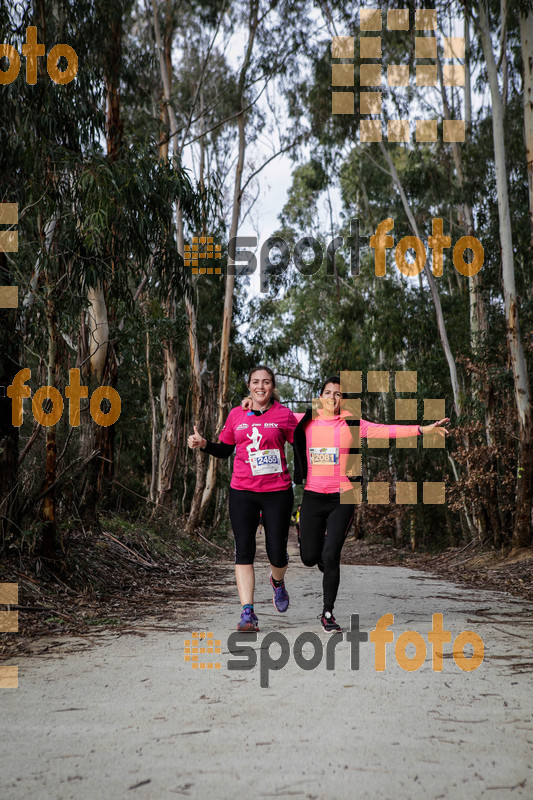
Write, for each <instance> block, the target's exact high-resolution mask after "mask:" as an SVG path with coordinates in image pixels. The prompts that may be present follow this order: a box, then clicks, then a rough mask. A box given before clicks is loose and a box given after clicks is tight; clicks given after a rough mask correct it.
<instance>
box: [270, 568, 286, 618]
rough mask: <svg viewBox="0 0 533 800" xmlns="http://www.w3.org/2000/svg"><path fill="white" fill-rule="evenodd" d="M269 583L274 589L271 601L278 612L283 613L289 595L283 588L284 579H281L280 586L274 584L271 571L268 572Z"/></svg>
mask: <svg viewBox="0 0 533 800" xmlns="http://www.w3.org/2000/svg"><path fill="white" fill-rule="evenodd" d="M270 585H271V586H272V589H273V590H274V597H273V598H272V602H273V603H274V606H275V608H276V609H277V610H278V611H279V612H280V614H284V613H285V611H286V610H287V609H288V607H289V595H288V592H287V589H286V588H285V581H283V583H282V584H281V586H274V580H273V578H272V573H270Z"/></svg>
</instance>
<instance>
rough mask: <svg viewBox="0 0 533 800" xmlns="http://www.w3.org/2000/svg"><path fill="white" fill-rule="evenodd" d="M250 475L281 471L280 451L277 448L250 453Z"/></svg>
mask: <svg viewBox="0 0 533 800" xmlns="http://www.w3.org/2000/svg"><path fill="white" fill-rule="evenodd" d="M250 467H251V468H252V475H273V474H274V473H275V472H281V470H282V466H281V453H280V451H279V450H257V451H256V452H255V453H250Z"/></svg>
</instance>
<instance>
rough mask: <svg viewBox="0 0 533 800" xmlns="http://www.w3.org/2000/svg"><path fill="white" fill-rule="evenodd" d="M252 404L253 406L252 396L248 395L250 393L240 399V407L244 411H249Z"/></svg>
mask: <svg viewBox="0 0 533 800" xmlns="http://www.w3.org/2000/svg"><path fill="white" fill-rule="evenodd" d="M252 406H253V403H252V398H251V397H250V395H248V397H245V398H244V400H243V401H242V403H241V408H242V409H243V410H244V411H251V409H252Z"/></svg>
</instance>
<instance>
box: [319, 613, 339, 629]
mask: <svg viewBox="0 0 533 800" xmlns="http://www.w3.org/2000/svg"><path fill="white" fill-rule="evenodd" d="M320 622H321V623H322V627H323V628H324V630H325V631H326V633H338V632H339V631H342V628H341V626H340V625H339V624H338V623H337V622H335V617H334V616H333V614H332V613H331V611H325V612H324V613H323V614H322V616H321V617H320Z"/></svg>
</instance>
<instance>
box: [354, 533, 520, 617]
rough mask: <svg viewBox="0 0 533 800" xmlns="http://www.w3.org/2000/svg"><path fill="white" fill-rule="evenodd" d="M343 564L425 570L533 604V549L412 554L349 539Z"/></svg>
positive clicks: (463, 549) (462, 549) (457, 549)
mask: <svg viewBox="0 0 533 800" xmlns="http://www.w3.org/2000/svg"><path fill="white" fill-rule="evenodd" d="M342 563H343V564H379V565H382V566H393V565H397V566H402V567H410V568H411V569H422V570H424V571H425V572H430V573H432V574H434V575H438V576H439V577H441V578H444V579H445V580H449V581H453V582H455V583H463V584H466V585H468V586H470V587H474V586H475V587H478V588H480V589H498V590H500V591H505V592H509V593H510V594H512V595H515V596H516V597H523V598H525V599H526V600H532V601H533V548H524V549H523V550H517V551H515V552H513V553H509V554H508V555H506V556H504V555H502V554H501V553H499V552H498V551H496V550H482V549H480V548H477V549H476V548H475V544H474V543H470V544H468V545H467V546H466V547H450V548H449V549H447V550H445V551H444V552H442V553H439V554H437V555H435V554H429V553H412V552H411V551H410V550H408V549H407V548H397V547H393V546H392V545H391V543H390V542H374V543H371V542H367V541H366V540H364V539H355V538H354V537H353V536H350V537H348V539H347V541H346V544H345V545H344V548H343V551H342Z"/></svg>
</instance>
